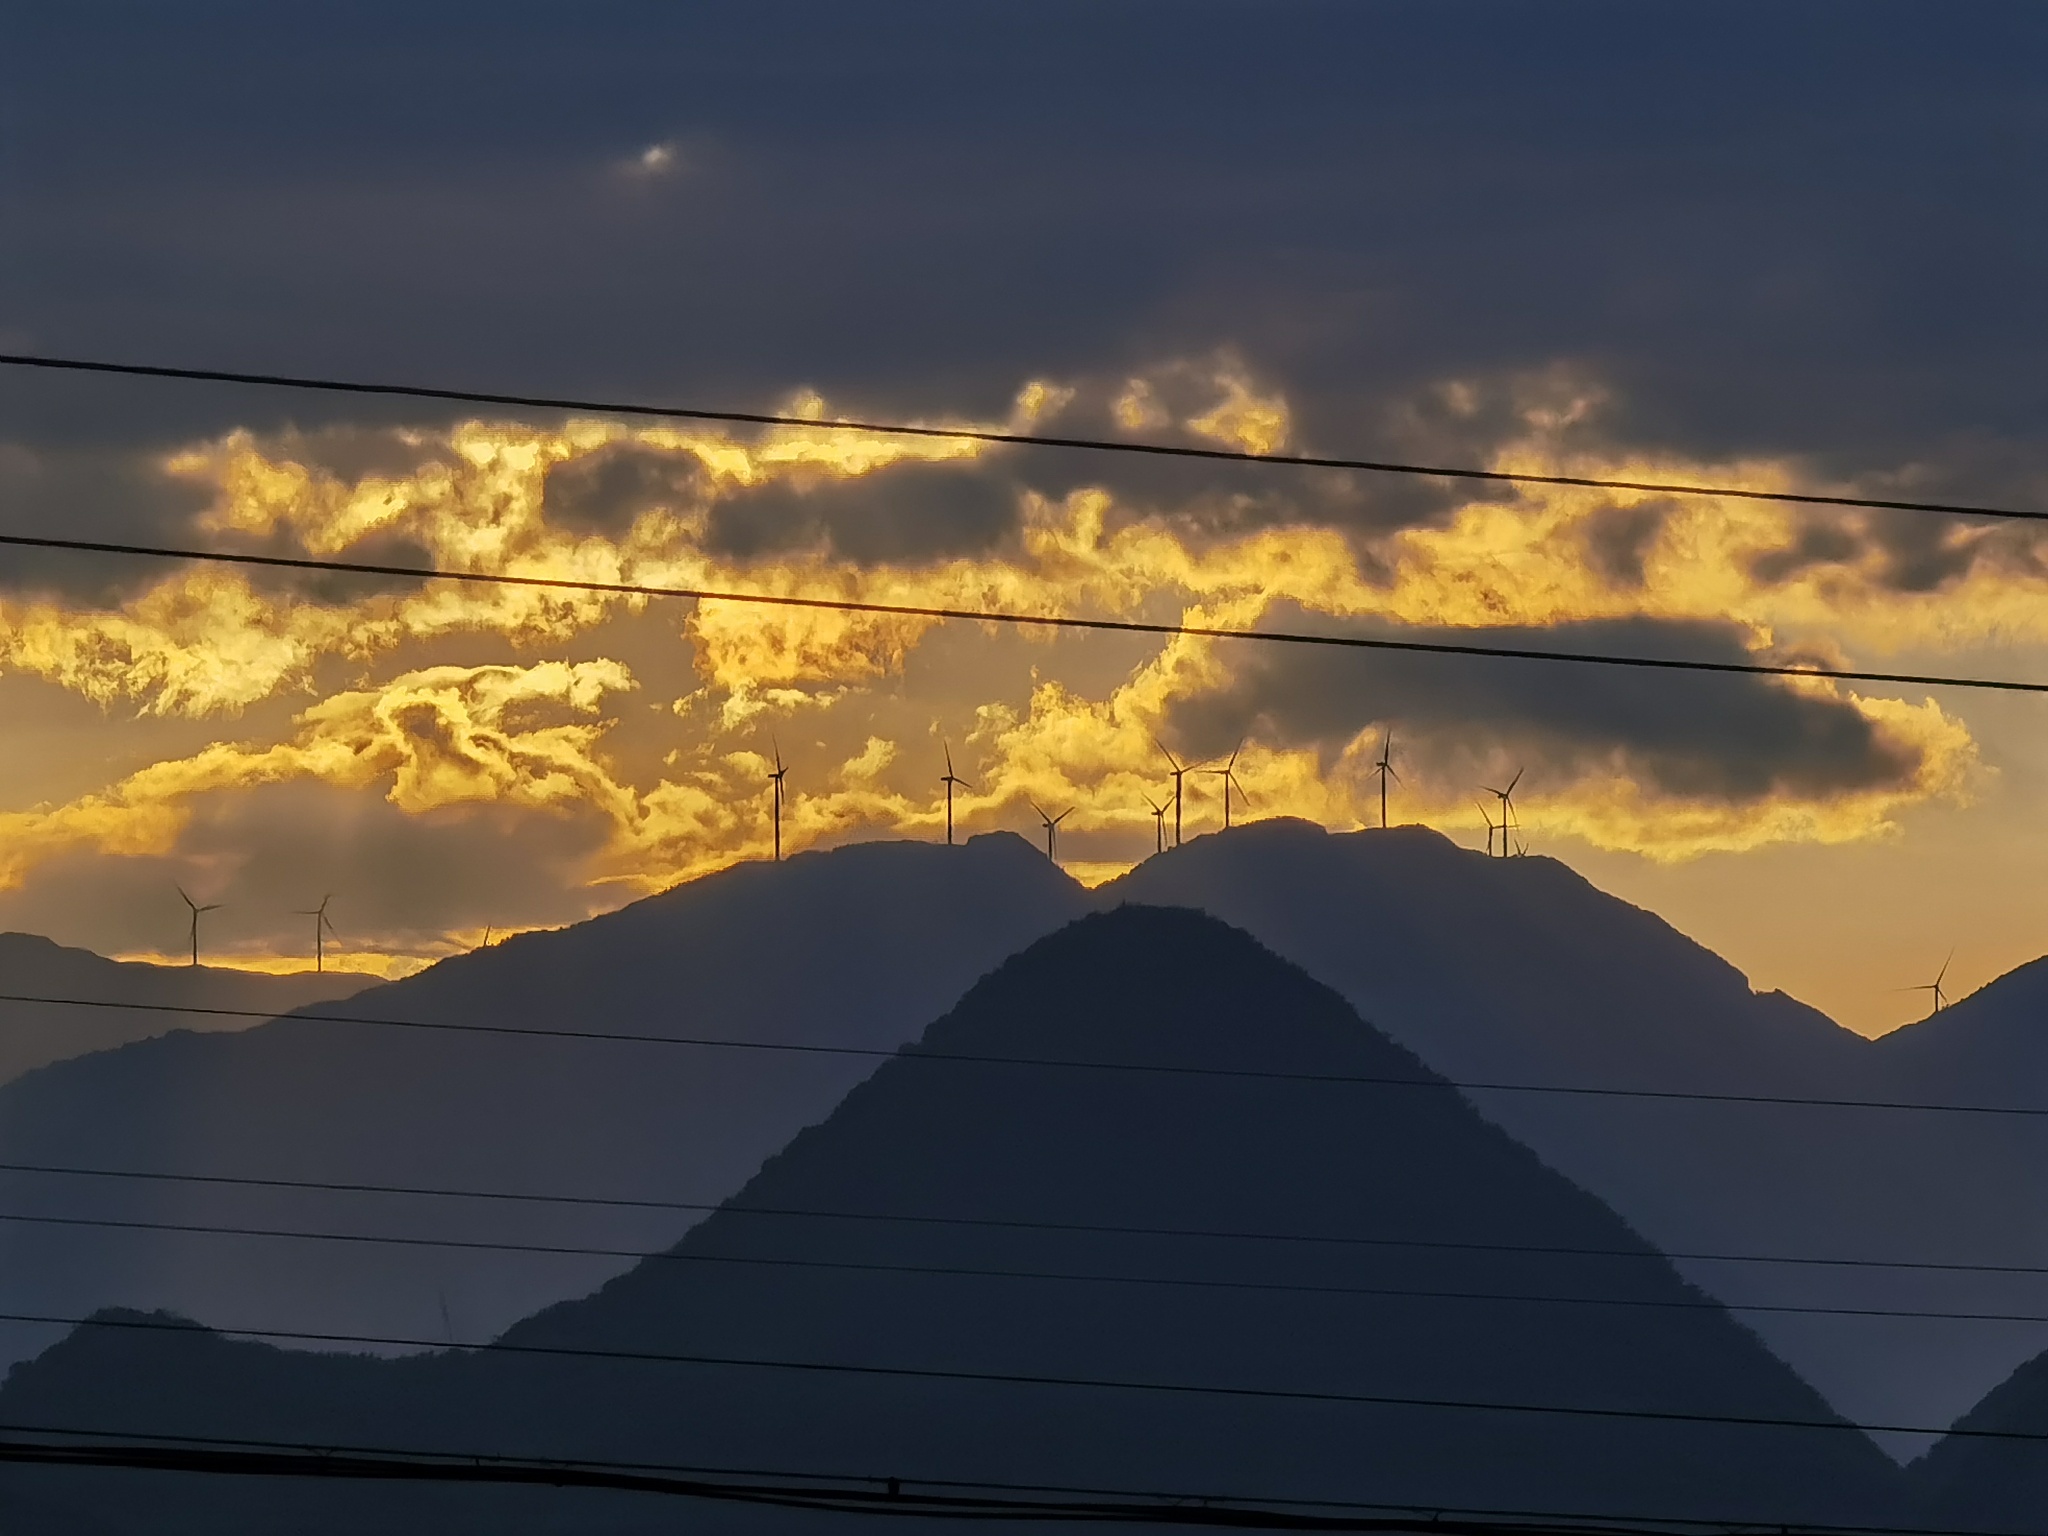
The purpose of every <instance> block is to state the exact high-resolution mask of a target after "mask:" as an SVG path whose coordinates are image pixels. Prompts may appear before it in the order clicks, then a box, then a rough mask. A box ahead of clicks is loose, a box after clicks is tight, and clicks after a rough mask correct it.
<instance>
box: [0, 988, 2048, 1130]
mask: <svg viewBox="0 0 2048 1536" xmlns="http://www.w3.org/2000/svg"><path fill="white" fill-rule="evenodd" d="M0 1003H49V1004H53V1005H58V1006H63V1007H76V1008H123V1009H129V1010H133V1011H139V1012H145V1013H178V1014H196V1015H201V1016H204V1017H208V1018H237V1019H264V1020H269V1021H273V1022H277V1023H313V1024H354V1025H367V1026H370V1027H373V1028H381V1029H418V1030H434V1031H440V1032H444V1033H450V1034H477V1035H505V1036H510V1037H512V1038H515V1039H536V1040H587V1041H591V1042H594V1043H597V1044H604V1045H663V1046H682V1047H689V1048H699V1049H707V1050H734V1051H766V1052H779V1053H786V1054H790V1055H800V1056H851V1057H857V1058H861V1059H864V1060H875V1061H921V1062H943V1063H947V1064H951V1065H965V1066H987V1067H1051V1068H1061V1069H1068V1070H1075V1071H1084V1072H1144V1073H1161V1074H1165V1075H1167V1076H1172V1077H1223V1078H1245V1079H1250V1080H1252V1081H1259V1082H1281V1083H1327V1084H1331V1085H1333V1086H1346V1087H1373V1088H1422V1089H1430V1090H1434V1091H1437V1092H1444V1091H1449V1092H1456V1093H1549V1094H1564V1095H1567V1096H1571V1097H1578V1098H1596V1099H1654V1100H1677V1101H1684V1102H1692V1103H1703V1104H1755V1105H1776V1106H1781V1107H1797V1108H1806V1109H1881V1110H1916V1111H1920V1112H1924V1113H1928V1114H1945V1115H2017V1116H2020V1117H2022V1118H2044V1117H2048V1107H2041V1106H2029V1105H2024V1104H1937V1103H1925V1102H1921V1101H1918V1100H1913V1099H1850V1098H1824V1097H1820V1096H1814V1095H1799V1094H1776V1093H1714V1092H1710V1091H1707V1090H1705V1089H1693V1088H1613V1087H1601V1086H1596V1085H1588V1084H1577V1083H1502V1082H1481V1081H1464V1080H1453V1079H1451V1078H1444V1077H1437V1076H1435V1075H1433V1074H1432V1075H1431V1076H1428V1077H1393V1076H1385V1075H1376V1074H1372V1073H1342V1072H1329V1073H1323V1072H1283V1071H1278V1070H1265V1069H1261V1068H1257V1067H1202V1066H1193V1065H1185V1064H1181V1063H1175V1062H1146V1061H1079V1060H1074V1059H1072V1058H1064V1057H1056V1056H989V1055H978V1054H974V1053H970V1052H962V1051H933V1050H925V1049H923V1048H922V1047H920V1046H918V1045H917V1044H915V1043H914V1042H913V1043H912V1044H909V1045H906V1046H904V1047H902V1048H901V1049H893V1048H890V1047H886V1046H873V1045H823V1044H818V1043H815V1042H809V1041H794V1040H743V1039H738V1038H735V1037H732V1036H724V1035H643V1034H633V1033H631V1032H629V1031H625V1030H582V1029H555V1028H550V1027H548V1026H546V1025H540V1024H453V1023H447V1022H443V1021H437V1020H431V1019H384V1018H377V1017H374V1016H372V1015H369V1014H346V1013H305V1012H293V1013H287V1014H277V1013H272V1012H269V1011H267V1010H265V1009H260V1008H224V1007H205V1006H201V1005H199V1004H194V1003H139V1002H98V1001H95V1000H94V999H92V998H84V997H49V996H42V995H34V994H29V993H16V992H0Z"/></svg>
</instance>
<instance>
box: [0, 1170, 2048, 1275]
mask: <svg viewBox="0 0 2048 1536" xmlns="http://www.w3.org/2000/svg"><path fill="white" fill-rule="evenodd" d="M0 1173H27V1174H43V1175H55V1176H64V1177H76V1178H94V1179H128V1180H139V1181H149V1182H153V1183H178V1184H205V1185H227V1186H233V1187H237V1188H240V1187H248V1188H255V1189H280V1190H294V1191H300V1190H304V1191H316V1192H321V1193H339V1194H369V1195H398V1196H404V1197H409V1198H410V1197H419V1198H428V1199H449V1200H494V1201H507V1202H513V1203H518V1204H536V1205H570V1206H604V1207H608V1208H618V1209H625V1210H646V1211H693V1212H703V1213H706V1214H709V1213H710V1212H713V1211H722V1212H724V1213H725V1214H727V1215H728V1216H766V1217H773V1218H780V1219H790V1220H805V1221H851V1222H869V1223H881V1224H884V1225H890V1224H894V1225H909V1226H939V1227H974V1228H984V1229H994V1230H1000V1231H1012V1232H1073V1233H1082V1234H1087V1235H1091V1236H1110V1237H1174V1238H1195V1239H1200V1240H1207V1241H1228V1242H1252V1243H1296V1244H1323V1245H1335V1246H1340V1247H1365V1248H1418V1249H1427V1250H1440V1251H1447V1252H1456V1253H1519V1254H1535V1255H1541V1256H1550V1257H1561V1258H1605V1259H1634V1260H1637V1261H1654V1262H1656V1263H1660V1264H1661V1263H1663V1262H1665V1261H1666V1260H1682V1261H1686V1262H1697V1263H1712V1264H1786V1265H1798V1266H1809V1265H1810V1266H1817V1267H1821V1268H1828V1269H1903V1270H1914V1271H1923V1270H1927V1271H1935V1272H1939V1273H1945V1274H1947V1273H1953V1274H1983V1275H2048V1266H2043V1265H2039V1264H1965V1263H1959V1262H1944V1261H1941V1260H1936V1259H1853V1258H1830V1257H1825V1256H1820V1255H1810V1254H1809V1255H1801V1254H1770V1253H1696V1252H1687V1251H1669V1252H1667V1251H1665V1250H1661V1249H1656V1248H1652V1247H1650V1246H1648V1245H1647V1244H1645V1245H1644V1246H1643V1247H1640V1248H1584V1247H1573V1246H1570V1245H1561V1244H1544V1243H1482V1242H1458V1241H1453V1240H1446V1239H1432V1238H1418V1237H1367V1236H1363V1235H1359V1234H1353V1233H1330V1234H1321V1235H1318V1234H1316V1233H1309V1232H1272V1231H1245V1230H1233V1229H1230V1228H1217V1227H1151V1226H1133V1225H1119V1224H1115V1223H1107V1222H1072V1221H1014V1220H1006V1219H1004V1218H1002V1217H995V1216H934V1215H900V1214H890V1213H888V1212H884V1211H833V1210H819V1209H813V1208H806V1207H799V1206H778V1205H737V1204H733V1203H731V1202H719V1201H713V1200H645V1199H621V1198H617V1197H612V1196H605V1195H542V1194H530V1193H524V1192H512V1191H505V1190H484V1189H436V1188H430V1187H425V1186H421V1185H417V1184H370V1183H347V1182H338V1181H336V1182H329V1181H324V1180H316V1179H283V1178H263V1177H257V1176H253V1175H235V1174H218V1173H164V1172H156V1171H151V1172H139V1171H136V1170H133V1169H117V1168H81V1167H75V1166H65V1165H59V1164H51V1163H0Z"/></svg>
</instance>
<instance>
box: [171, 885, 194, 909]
mask: <svg viewBox="0 0 2048 1536" xmlns="http://www.w3.org/2000/svg"><path fill="white" fill-rule="evenodd" d="M172 889H173V890H175V891H176V892H177V893H178V894H179V895H180V896H185V887H183V886H182V885H174V886H173V887H172ZM185 905H186V906H188V907H190V908H191V909H192V910H193V911H194V912H197V911H198V910H199V903H198V902H196V901H194V900H193V899H192V898H191V897H190V896H185Z"/></svg>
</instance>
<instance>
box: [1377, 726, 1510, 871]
mask: <svg viewBox="0 0 2048 1536" xmlns="http://www.w3.org/2000/svg"><path fill="white" fill-rule="evenodd" d="M1372 771H1373V772H1374V773H1376V774H1378V775H1379V776H1380V830H1381V831H1382V832H1384V831H1386V830H1387V780H1389V779H1392V780H1393V781H1394V782H1395V783H1396V784H1398V783H1400V782H1401V775H1399V774H1398V773H1396V772H1394V731H1393V727H1391V726H1389V727H1388V728H1387V735H1386V739H1385V740H1384V741H1382V742H1381V743H1380V757H1379V761H1378V762H1376V763H1374V764H1373V765H1372ZM1486 825H1487V826H1488V828H1489V829H1490V828H1491V827H1492V826H1493V818H1492V817H1491V816H1489V817H1487V818H1486ZM1486 846H1487V848H1488V849H1491V848H1492V847H1493V834H1492V832H1491V831H1490V830H1489V832H1488V833H1487V838H1486Z"/></svg>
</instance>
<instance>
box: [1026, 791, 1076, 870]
mask: <svg viewBox="0 0 2048 1536" xmlns="http://www.w3.org/2000/svg"><path fill="white" fill-rule="evenodd" d="M1025 804H1027V805H1029V806H1030V807H1031V809H1033V810H1034V811H1038V819H1039V820H1040V821H1042V822H1044V823H1045V856H1046V857H1047V858H1048V859H1050V860H1051V861H1052V862H1053V863H1055V864H1057V863H1059V861H1060V859H1059V854H1058V852H1057V851H1056V850H1057V849H1058V847H1059V835H1060V823H1061V822H1063V821H1065V820H1066V819H1067V818H1068V817H1069V816H1071V815H1073V814H1074V808H1073V807H1072V806H1071V805H1070V806H1068V807H1067V808H1066V809H1065V810H1064V811H1061V812H1060V813H1059V815H1057V816H1048V815H1046V814H1045V812H1044V811H1039V810H1038V802H1037V801H1035V800H1027V801H1026V802H1025Z"/></svg>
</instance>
